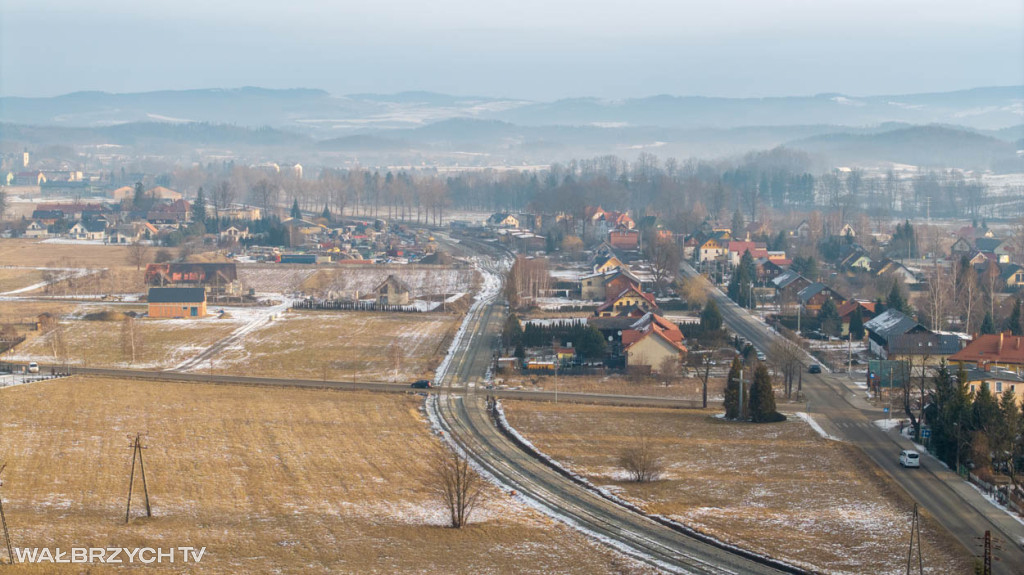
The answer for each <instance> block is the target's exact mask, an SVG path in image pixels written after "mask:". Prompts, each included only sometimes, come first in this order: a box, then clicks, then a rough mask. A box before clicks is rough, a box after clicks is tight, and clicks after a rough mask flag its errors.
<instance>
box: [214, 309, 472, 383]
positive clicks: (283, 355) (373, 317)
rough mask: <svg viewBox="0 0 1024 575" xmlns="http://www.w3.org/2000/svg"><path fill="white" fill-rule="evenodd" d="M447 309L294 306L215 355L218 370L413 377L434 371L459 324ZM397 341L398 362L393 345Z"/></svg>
mask: <svg viewBox="0 0 1024 575" xmlns="http://www.w3.org/2000/svg"><path fill="white" fill-rule="evenodd" d="M459 320H460V316H457V315H453V314H445V313H373V312H336V311H320V312H307V311H289V312H286V313H284V314H282V315H281V316H280V318H279V319H277V320H275V321H273V322H269V323H267V324H266V325H264V326H261V327H259V328H257V329H255V330H253V331H252V332H249V333H248V334H246V335H245V337H244V338H243V339H242V340H241V341H239V342H237V343H235V344H233V345H231V346H229V347H227V348H226V349H225V350H224V351H222V352H220V353H218V354H217V355H216V356H215V357H214V358H213V371H214V372H215V373H238V370H239V369H240V368H244V369H246V370H248V371H250V372H251V373H253V374H257V373H258V374H259V375H261V376H265V377H280V376H285V377H287V376H294V377H299V378H306V379H322V378H324V377H325V375H326V378H327V379H334V380H348V379H352V378H356V379H361V380H370V381H392V380H395V381H410V380H414V379H418V378H420V377H427V378H429V377H431V376H432V374H433V370H434V368H436V367H437V364H438V363H439V362H440V361H441V359H442V358H443V357H444V354H445V352H447V350H448V345H449V344H450V343H451V338H452V336H453V335H454V333H455V331H456V330H457V329H458V325H459ZM392 342H394V343H397V344H398V346H399V347H400V348H401V350H402V357H401V359H400V361H399V362H398V365H397V374H396V368H395V367H396V366H395V362H394V361H393V359H392V358H391V357H390V355H389V352H388V346H389V345H390V344H391V343H392Z"/></svg>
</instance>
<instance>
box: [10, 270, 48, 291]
mask: <svg viewBox="0 0 1024 575" xmlns="http://www.w3.org/2000/svg"><path fill="white" fill-rule="evenodd" d="M41 281H43V272H42V270H37V269H34V268H24V267H19V268H0V293H5V292H9V291H12V290H17V289H21V288H25V287H28V286H31V285H33V284H36V283H38V282H41Z"/></svg>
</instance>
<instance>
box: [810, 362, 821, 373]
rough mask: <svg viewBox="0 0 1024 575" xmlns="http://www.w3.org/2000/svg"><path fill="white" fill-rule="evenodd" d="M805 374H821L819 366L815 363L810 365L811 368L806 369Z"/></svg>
mask: <svg viewBox="0 0 1024 575" xmlns="http://www.w3.org/2000/svg"><path fill="white" fill-rule="evenodd" d="M807 373H821V366H820V365H818V364H816V363H812V364H811V367H808V368H807Z"/></svg>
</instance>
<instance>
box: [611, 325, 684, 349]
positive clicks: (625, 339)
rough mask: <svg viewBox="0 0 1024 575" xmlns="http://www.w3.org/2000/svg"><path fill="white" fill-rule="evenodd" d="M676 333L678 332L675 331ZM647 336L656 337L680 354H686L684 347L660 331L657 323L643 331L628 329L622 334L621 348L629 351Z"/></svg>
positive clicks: (678, 341) (679, 341)
mask: <svg viewBox="0 0 1024 575" xmlns="http://www.w3.org/2000/svg"><path fill="white" fill-rule="evenodd" d="M677 331H678V330H677ZM648 335H656V336H658V337H660V338H661V339H663V340H665V341H667V342H668V343H669V345H671V346H672V347H674V348H676V349H677V350H679V351H681V352H684V353H685V352H686V346H685V345H683V344H682V342H681V340H674V339H673V338H672V336H671V335H670V334H668V333H666V331H665V330H664V329H662V328H661V327H660V326H659V325H658V324H657V323H651V324H650V325H648V326H647V327H646V328H645V329H643V330H636V329H629V330H625V331H623V332H622V346H623V349H629V348H630V347H632V346H633V345H635V344H636V343H637V342H638V341H640V340H642V339H644V338H645V337H647V336H648Z"/></svg>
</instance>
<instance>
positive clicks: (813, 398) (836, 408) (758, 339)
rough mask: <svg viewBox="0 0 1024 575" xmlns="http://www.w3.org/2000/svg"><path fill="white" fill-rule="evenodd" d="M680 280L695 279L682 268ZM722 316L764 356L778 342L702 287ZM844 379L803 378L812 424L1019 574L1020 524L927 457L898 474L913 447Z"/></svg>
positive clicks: (969, 544) (1023, 532)
mask: <svg viewBox="0 0 1024 575" xmlns="http://www.w3.org/2000/svg"><path fill="white" fill-rule="evenodd" d="M682 271H683V275H685V276H689V277H698V276H699V274H697V272H696V271H695V270H694V269H693V268H692V267H690V266H689V265H687V264H685V263H684V264H683V267H682ZM707 288H708V293H709V295H711V296H712V297H713V298H714V299H715V301H716V303H717V304H718V307H719V309H720V310H721V312H722V319H723V320H724V322H725V324H726V326H727V327H728V328H729V329H730V330H732V331H733V332H734V333H736V334H738V335H739V336H741V337H743V338H746V339H747V340H748V341H750V342H751V343H752V344H754V346H756V347H757V348H758V349H760V350H761V351H763V352H765V353H766V354H768V353H771V347H772V342H773V341H776V338H781V337H782V336H780V335H778V334H777V333H775V332H774V331H771V330H769V329H768V327H767V326H766V325H765V324H764V323H763V322H761V321H760V320H758V319H757V318H754V317H752V316H751V315H750V314H749V313H748V312H747V311H746V310H744V309H742V308H740V307H739V306H737V305H736V304H734V303H733V302H732V301H731V300H730V299H728V298H727V297H726V296H725V295H724V294H723V293H722V292H721V291H720V290H718V289H716V288H714V287H713V286H711V284H710V283H708V284H707ZM848 383H849V382H848V380H847V379H846V378H845V377H841V376H834V375H829V374H821V375H812V374H807V373H805V374H804V375H803V391H804V394H805V395H806V397H807V401H808V405H809V409H810V411H811V412H812V413H813V417H814V419H815V421H817V422H818V423H819V425H821V426H822V428H824V429H825V431H826V432H828V433H829V434H830V435H833V436H835V437H838V438H840V439H843V440H845V441H848V442H850V443H852V444H854V445H856V446H857V447H859V448H861V449H862V450H863V451H864V453H865V454H867V456H868V457H870V458H871V460H872V461H873V462H874V463H875V464H876V465H878V467H880V468H881V469H883V470H885V471H886V472H887V473H888V474H889V475H890V476H892V478H893V479H894V480H896V482H897V483H899V484H900V485H901V486H902V487H903V488H904V489H905V490H906V491H907V493H909V494H910V496H911V497H913V498H914V500H915V501H917V503H918V504H919V505H920V506H921V507H922V508H923V509H925V510H926V511H927V512H928V513H929V514H930V515H932V516H933V517H934V518H935V519H937V520H938V522H939V523H940V524H942V525H943V526H944V527H945V528H946V529H948V530H949V531H950V533H952V534H953V535H954V537H956V539H957V540H958V541H959V542H960V543H961V544H962V545H963V546H964V547H965V548H967V549H968V550H969V551H970V552H971V553H973V554H975V555H980V553H981V548H980V545H979V544H978V541H977V539H976V538H978V537H981V536H983V535H984V533H985V531H986V530H990V531H992V534H993V535H994V536H996V537H999V538H1001V539H1002V540H1003V542H1004V543H1003V545H1002V547H1003V549H1002V550H1001V551H998V552H996V554H997V555H998V556H1000V558H1001V561H999V562H995V563H994V565H995V567H994V573H997V574H1003V573H1013V574H1024V524H1021V523H1020V522H1018V521H1017V520H1015V519H1014V518H1012V517H1010V516H1009V515H1007V514H1006V513H1005V512H1003V511H1002V510H1000V509H997V508H996V507H994V506H993V505H992V504H990V503H989V502H988V501H987V500H985V499H984V498H983V497H982V496H981V495H980V494H979V493H978V492H977V491H975V490H974V489H973V488H972V487H970V486H969V485H967V484H966V483H965V482H964V481H963V480H962V479H960V478H959V477H958V476H957V475H956V474H955V473H953V472H951V471H949V470H948V469H946V468H945V466H944V465H942V464H941V463H940V462H939V461H938V460H936V459H934V458H932V457H931V456H928V455H926V456H924V457H922V466H921V469H903V468H902V467H900V465H899V462H898V456H899V451H900V450H901V449H913V448H914V445H913V444H912V443H911V442H910V441H908V440H906V439H903V438H901V437H899V436H898V435H897V434H896V433H893V432H885V431H883V430H881V429H880V428H878V427H877V426H875V425H874V424H873V423H872V420H875V419H884V418H885V416H884V415H883V413H882V411H881V410H879V409H877V408H875V407H873V406H871V405H869V404H868V403H867V402H866V400H864V399H863V397H862V396H863V391H860V392H859V393H858V391H857V389H856V388H853V389H851V388H850V387H848V386H847V384H848Z"/></svg>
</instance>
